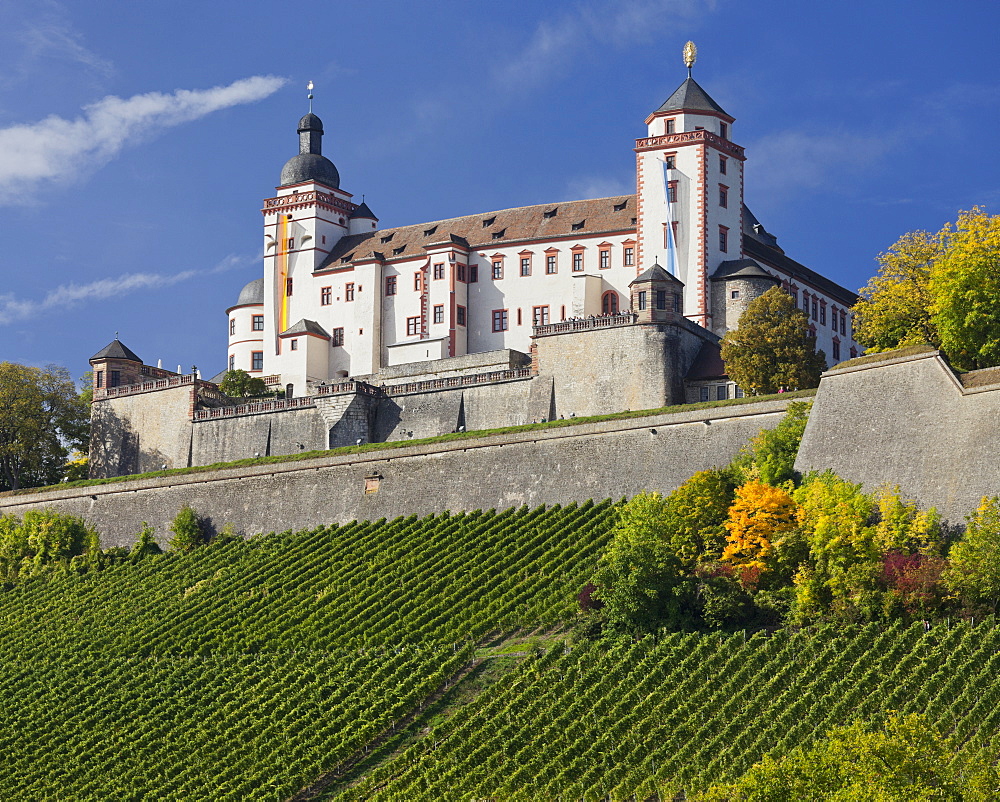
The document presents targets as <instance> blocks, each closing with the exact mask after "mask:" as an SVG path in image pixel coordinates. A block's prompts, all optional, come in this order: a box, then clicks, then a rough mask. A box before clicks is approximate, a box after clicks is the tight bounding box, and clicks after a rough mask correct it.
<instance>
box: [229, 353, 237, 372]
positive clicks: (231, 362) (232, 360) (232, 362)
mask: <svg viewBox="0 0 1000 802" xmlns="http://www.w3.org/2000/svg"><path fill="white" fill-rule="evenodd" d="M229 370H236V356H235V355H234V354H230V355H229Z"/></svg>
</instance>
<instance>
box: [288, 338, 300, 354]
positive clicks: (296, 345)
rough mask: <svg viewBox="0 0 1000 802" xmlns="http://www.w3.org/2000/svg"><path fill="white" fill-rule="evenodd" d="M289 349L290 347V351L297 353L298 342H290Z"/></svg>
mask: <svg viewBox="0 0 1000 802" xmlns="http://www.w3.org/2000/svg"><path fill="white" fill-rule="evenodd" d="M290 347H291V350H292V351H298V350H299V341H298V340H297V339H295V340H292V341H291V343H290Z"/></svg>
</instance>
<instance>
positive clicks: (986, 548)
mask: <svg viewBox="0 0 1000 802" xmlns="http://www.w3.org/2000/svg"><path fill="white" fill-rule="evenodd" d="M966 521H967V526H966V528H965V536H964V537H963V538H962V539H961V540H960V541H958V543H956V544H955V545H954V546H952V547H951V551H950V552H949V554H948V567H947V568H946V569H945V573H944V581H945V584H946V585H947V586H948V588H949V589H950V590H952V591H953V592H954V593H956V594H958V595H959V596H960V597H961V598H962V599H963V601H965V603H966V604H967V605H970V606H985V607H987V608H988V609H989V610H991V611H992V612H996V611H997V606H998V604H1000V496H993V497H986V498H983V500H982V501H981V502H980V503H979V506H978V507H977V508H976V510H975V512H973V513H972V514H971V515H969V516H968V518H966Z"/></svg>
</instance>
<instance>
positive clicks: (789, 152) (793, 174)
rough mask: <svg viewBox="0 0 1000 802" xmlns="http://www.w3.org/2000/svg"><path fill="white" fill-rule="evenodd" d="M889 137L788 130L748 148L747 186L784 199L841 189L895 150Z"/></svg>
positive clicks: (766, 137)
mask: <svg viewBox="0 0 1000 802" xmlns="http://www.w3.org/2000/svg"><path fill="white" fill-rule="evenodd" d="M894 141H895V139H894V138H893V137H890V136H884V135H883V136H864V135H862V134H850V133H845V132H837V133H830V134H810V133H807V132H805V131H796V130H787V131H779V132H777V133H774V134H769V135H768V136H765V137H763V138H762V139H759V140H757V141H756V142H755V143H753V144H752V145H750V146H748V147H747V156H748V161H747V164H748V171H747V172H748V173H751V174H752V175H748V178H747V186H751V185H752V186H753V190H754V194H755V195H757V196H759V197H760V196H768V195H779V196H785V195H788V194H792V193H795V192H798V191H800V190H806V189H816V188H818V187H821V186H825V185H830V184H833V185H835V186H836V185H842V184H843V183H844V182H845V181H849V180H850V179H851V178H852V177H855V176H858V175H860V174H862V173H864V172H865V171H866V170H869V169H870V168H871V167H872V166H873V165H874V164H876V163H877V162H879V161H880V160H881V159H882V157H883V156H884V155H885V154H886V153H888V152H889V150H890V149H891V148H892V147H893V144H894Z"/></svg>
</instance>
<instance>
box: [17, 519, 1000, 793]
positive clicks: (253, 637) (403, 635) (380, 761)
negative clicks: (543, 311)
mask: <svg viewBox="0 0 1000 802" xmlns="http://www.w3.org/2000/svg"><path fill="white" fill-rule="evenodd" d="M613 521H614V508H613V507H612V505H611V504H610V503H609V502H604V503H601V504H592V503H589V502H588V503H586V504H582V505H572V506H570V507H565V508H559V507H553V508H538V509H534V510H526V509H520V510H507V511H505V512H500V513H497V512H494V511H489V512H475V513H470V514H463V515H447V514H445V515H439V516H432V517H428V518H423V519H418V518H416V517H410V518H404V519H397V520H395V521H391V522H386V521H376V522H363V523H352V524H348V525H346V526H342V527H322V528H318V529H315V530H311V531H304V532H299V533H290V532H286V533H280V534H271V535H265V536H260V537H255V538H252V539H250V540H249V541H246V542H244V541H232V542H225V543H221V542H220V543H216V544H213V545H210V546H208V547H204V548H199V549H195V550H194V551H192V552H191V553H189V554H184V555H178V554H167V555H162V556H154V557H146V558H143V559H141V560H137V561H135V562H130V561H128V560H123V561H120V562H116V563H112V564H110V565H108V566H106V567H105V568H103V569H102V570H100V571H82V572H76V571H71V570H65V571H62V572H57V573H48V574H43V575H41V576H37V577H34V578H31V579H24V580H19V581H18V582H16V583H14V584H12V585H9V586H8V587H7V588H6V590H5V591H4V592H3V593H2V594H0V708H2V712H0V747H2V749H3V753H4V758H5V759H4V760H3V761H2V763H0V783H2V785H3V787H4V789H5V796H6V797H8V798H17V799H39V800H42V799H53V800H54V799H73V800H106V799H123V800H139V799H158V800H181V799H184V800H189V799H213V800H230V799H231V800H241V799H254V800H287V799H290V798H292V797H295V798H296V799H306V798H319V796H321V795H322V798H324V799H334V798H336V799H340V800H362V799H378V800H420V799H426V800H451V799H454V800H465V799H469V800H473V799H496V800H508V799H522V800H545V799H559V800H567V801H568V800H575V799H586V800H598V799H611V800H626V799H633V798H635V799H637V800H644V799H647V798H649V797H650V796H652V795H653V794H654V793H658V794H659V795H660V798H662V799H671V798H672V797H673V795H674V794H675V793H676V792H677V791H678V790H680V789H685V790H686V791H688V792H692V791H698V790H699V789H702V788H704V787H706V786H707V785H709V784H710V783H712V782H715V781H717V780H726V779H732V778H735V777H737V776H738V775H739V774H741V773H742V772H743V771H745V770H746V769H747V768H748V767H749V766H750V765H751V764H752V763H754V762H755V761H757V760H759V759H760V758H761V757H762V756H764V755H766V754H772V755H778V754H782V753H784V752H787V751H788V750H789V749H790V748H791V747H792V746H794V745H797V744H801V743H808V742H810V741H812V740H815V739H817V738H819V737H821V736H823V735H824V733H825V731H826V730H827V729H828V728H829V727H830V726H832V725H834V724H841V723H845V722H848V721H851V720H854V719H855V718H858V717H862V718H877V717H878V716H879V715H880V714H881V713H883V712H884V711H889V710H896V711H902V712H910V711H915V712H921V713H924V714H926V716H927V717H928V719H930V720H931V721H933V722H936V723H937V724H938V725H939V726H940V727H941V728H942V729H944V730H946V731H947V732H949V733H952V734H954V735H955V736H956V737H957V738H959V739H960V740H961V741H962V742H963V743H965V744H966V746H965V748H966V749H967V750H979V749H986V748H988V742H989V740H990V739H991V738H992V737H993V735H994V733H996V732H997V731H998V729H1000V705H998V702H1000V679H998V677H1000V628H998V627H997V626H995V625H994V624H993V623H992V622H987V623H983V622H980V623H979V624H977V625H975V626H973V625H971V624H965V623H962V624H955V623H952V624H951V625H948V624H941V625H939V626H934V627H930V628H928V629H925V627H924V626H922V625H915V626H912V627H905V626H902V625H894V626H889V627H879V626H876V625H871V626H867V627H855V628H846V629H834V628H822V629H815V630H803V631H800V632H792V631H790V630H787V629H786V630H778V631H776V632H774V633H771V634H767V633H757V634H752V633H751V634H748V633H744V632H738V633H735V634H720V633H718V632H715V633H700V634H699V633H691V634H683V633H674V634H661V635H660V636H659V637H656V638H654V637H652V636H650V637H646V638H644V639H641V640H638V641H634V640H632V641H629V640H622V641H618V642H608V641H604V642H600V641H597V642H584V643H581V644H577V645H575V646H573V647H572V648H571V647H570V645H569V641H568V639H567V638H566V637H563V636H558V635H555V636H553V635H551V634H550V635H547V636H545V635H542V636H539V642H541V643H545V644H546V645H545V646H544V647H536V648H530V647H525V648H523V649H521V650H520V651H516V652H513V653H510V654H506V655H504V657H503V659H501V658H500V657H498V656H497V651H495V649H497V648H498V647H496V646H494V644H495V643H499V642H502V640H503V638H504V637H505V636H506V635H510V634H511V633H516V632H521V633H528V632H532V631H533V632H538V633H553V632H555V633H558V632H559V627H560V626H563V625H565V623H566V622H567V621H570V620H572V618H573V617H574V616H575V614H576V605H577V602H576V598H575V597H576V593H577V592H578V591H579V589H580V587H581V586H582V585H583V584H584V583H586V582H587V581H588V579H589V578H590V577H591V575H592V574H593V571H594V567H595V565H596V562H597V558H598V555H599V554H600V553H601V551H602V549H604V547H605V546H606V544H607V542H608V538H609V535H610V530H611V526H612V524H613ZM491 664H493V665H496V666H503V671H504V672H506V673H503V675H502V677H501V678H500V679H499V680H498V681H495V682H493V683H492V684H490V685H488V686H487V687H485V689H481V692H479V693H477V694H473V695H471V696H470V697H469V698H468V699H466V700H465V701H464V703H463V704H461V705H454V706H452V707H451V708H448V709H447V710H445V712H442V708H441V707H440V706H439V707H438V708H437V710H436V712H433V715H432V711H431V705H430V704H429V703H430V702H431V701H432V700H434V699H436V698H437V697H438V696H439V695H440V693H442V692H443V691H444V689H446V688H447V689H450V690H449V693H458V692H459V691H460V690H461V689H462V688H463V687H464V686H468V685H470V684H472V685H474V684H475V680H476V677H477V673H480V672H482V671H484V670H485V669H486V668H487V667H488V666H489V665H491ZM356 761H362V762H361V763H360V764H357V765H355V763H356ZM364 761H367V762H364ZM319 779H321V780H323V781H322V782H320V783H317V784H316V785H315V786H314V787H313V789H312V792H311V793H308V794H307V793H302V791H303V789H305V788H307V787H308V786H310V784H312V783H314V782H315V781H316V780H319Z"/></svg>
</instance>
